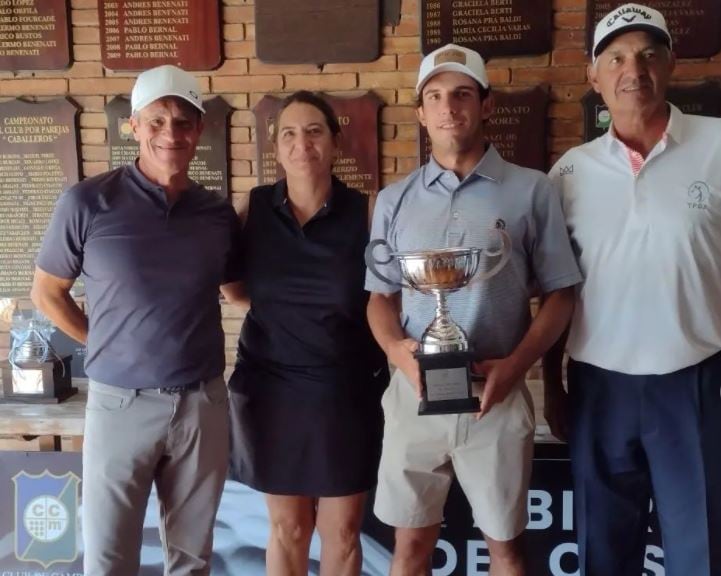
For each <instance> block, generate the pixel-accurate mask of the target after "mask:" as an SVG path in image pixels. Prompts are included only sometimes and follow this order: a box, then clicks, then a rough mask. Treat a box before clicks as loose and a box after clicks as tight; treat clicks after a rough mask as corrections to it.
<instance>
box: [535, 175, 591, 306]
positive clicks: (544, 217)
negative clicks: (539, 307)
mask: <svg viewBox="0 0 721 576" xmlns="http://www.w3.org/2000/svg"><path fill="white" fill-rule="evenodd" d="M533 222H534V238H533V249H532V255H531V257H532V262H533V271H534V275H535V277H536V280H537V282H538V284H539V286H540V288H541V291H542V292H544V293H548V292H552V291H554V290H560V289H561V288H566V287H568V286H574V285H575V284H578V283H579V282H581V281H582V276H581V273H580V271H579V269H578V264H577V263H576V258H575V256H574V253H573V249H572V248H571V242H570V240H569V237H568V230H567V229H566V222H565V219H564V217H563V212H562V210H561V202H560V200H559V196H558V190H557V189H556V187H555V186H554V185H553V184H552V183H551V181H550V180H549V179H548V178H545V177H544V178H543V179H542V180H541V181H540V182H539V183H538V185H537V190H536V194H535V195H534V199H533Z"/></svg>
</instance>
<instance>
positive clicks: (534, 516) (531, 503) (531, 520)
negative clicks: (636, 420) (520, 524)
mask: <svg viewBox="0 0 721 576" xmlns="http://www.w3.org/2000/svg"><path fill="white" fill-rule="evenodd" d="M552 502H553V498H552V497H551V495H550V494H549V493H548V492H546V491H545V490H529V491H528V524H527V525H526V528H527V529H528V530H545V529H546V528H550V527H551V525H552V524H553V515H552V514H551V510H550V508H551V504H552Z"/></svg>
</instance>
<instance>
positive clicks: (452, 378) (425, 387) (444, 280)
mask: <svg viewBox="0 0 721 576" xmlns="http://www.w3.org/2000/svg"><path fill="white" fill-rule="evenodd" d="M496 231H497V232H498V234H499V237H500V239H501V247H500V248H499V249H497V250H493V251H485V252H484V250H482V249H480V248H465V247H463V248H440V249H436V250H417V251H405V252H389V257H388V258H387V259H386V260H381V261H377V260H376V259H375V257H374V255H373V250H374V249H375V248H376V247H378V246H386V247H387V246H388V245H387V242H385V240H373V241H372V242H371V243H370V244H369V245H368V248H367V249H366V254H365V259H366V264H367V266H368V269H369V270H370V271H371V272H372V273H373V274H375V275H376V276H377V277H379V278H380V279H381V280H384V281H385V282H387V283H388V284H397V283H394V282H393V281H391V280H389V279H388V278H386V277H385V276H384V275H383V274H382V273H381V272H380V271H379V270H378V268H377V264H389V263H390V262H392V261H393V260H397V262H398V265H399V267H400V272H401V276H402V277H403V280H404V281H405V282H406V284H404V285H403V287H404V288H409V289H412V290H417V291H418V292H421V293H423V294H432V295H433V296H435V299H436V310H435V317H434V318H433V321H432V322H431V323H430V324H429V325H428V327H427V328H426V329H425V331H424V332H423V335H422V336H421V339H420V346H419V349H418V352H416V353H415V358H416V360H418V366H419V368H420V376H421V384H422V394H423V399H422V400H421V402H420V405H419V408H418V414H420V415H430V414H459V413H462V412H478V411H479V410H480V402H479V400H478V398H477V397H476V396H474V395H473V390H472V384H471V381H472V373H471V363H472V361H473V359H474V358H473V351H472V350H471V349H470V346H469V344H468V337H467V335H466V333H465V331H464V330H463V328H461V327H460V326H459V325H458V324H456V323H455V322H454V321H453V319H452V318H451V314H450V310H449V308H448V302H447V299H446V295H447V294H450V293H452V292H456V291H457V290H460V289H461V288H464V287H465V286H468V285H469V284H470V283H471V282H475V281H477V280H478V281H480V280H487V279H489V278H491V277H493V276H495V275H496V274H498V272H500V271H501V269H502V268H503V267H504V266H505V265H506V262H508V260H509V258H510V254H511V240H510V237H509V236H508V234H507V233H506V232H505V230H502V229H499V228H497V229H496ZM483 255H485V256H488V257H498V261H497V262H496V263H495V264H494V265H493V266H492V267H491V268H490V270H488V271H486V272H483V273H479V272H478V268H479V265H480V262H481V256H483Z"/></svg>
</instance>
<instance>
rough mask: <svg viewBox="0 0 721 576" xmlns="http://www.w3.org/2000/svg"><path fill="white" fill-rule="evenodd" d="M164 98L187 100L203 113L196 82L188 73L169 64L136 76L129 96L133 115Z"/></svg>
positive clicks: (198, 85)
mask: <svg viewBox="0 0 721 576" xmlns="http://www.w3.org/2000/svg"><path fill="white" fill-rule="evenodd" d="M166 96H177V97H178V98H182V99H183V100H187V101H188V102H190V103H191V104H192V105H193V106H195V107H196V108H197V109H198V110H200V111H201V112H202V113H205V109H204V108H203V100H202V96H201V90H200V84H199V83H198V80H197V79H196V78H195V76H193V75H192V74H191V73H190V72H186V71H185V70H181V69H180V68H178V67H177V66H171V65H169V64H166V65H164V66H158V67H156V68H151V69H150V70H146V71H145V72H142V73H141V74H139V75H138V78H137V80H135V86H133V93H132V94H131V96H130V107H131V110H132V112H133V113H135V112H137V111H138V110H142V109H143V108H145V107H146V106H147V105H148V104H150V103H151V102H155V101H156V100H157V99H158V98H164V97H166Z"/></svg>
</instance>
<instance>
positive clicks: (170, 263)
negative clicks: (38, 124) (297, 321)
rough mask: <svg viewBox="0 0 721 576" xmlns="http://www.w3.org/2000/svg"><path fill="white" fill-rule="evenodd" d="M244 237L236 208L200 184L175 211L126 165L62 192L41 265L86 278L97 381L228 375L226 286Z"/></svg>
mask: <svg viewBox="0 0 721 576" xmlns="http://www.w3.org/2000/svg"><path fill="white" fill-rule="evenodd" d="M237 239H238V219H237V217H236V214H235V211H234V210H233V208H232V206H231V205H230V203H229V202H227V201H225V200H223V199H222V198H220V197H218V196H217V195H216V194H214V193H212V192H209V191H208V190H206V189H205V188H203V187H202V186H200V185H198V184H195V183H194V184H192V185H191V187H190V188H188V189H187V190H185V191H183V193H182V194H181V195H180V198H179V199H178V200H177V201H176V202H175V203H174V204H173V205H172V206H169V205H168V203H167V200H166V196H165V192H164V191H163V189H162V188H161V187H160V186H158V185H156V184H153V183H152V182H150V181H149V180H148V179H147V178H145V176H143V174H142V173H141V172H140V171H139V170H138V169H137V167H136V166H134V165H133V166H123V167H121V168H118V169H116V170H112V171H110V172H106V173H105V174H101V175H99V176H95V177H93V178H88V179H87V180H84V181H83V182H80V183H78V184H76V185H74V186H72V187H71V188H69V189H68V190H67V191H65V192H64V193H63V194H61V196H60V198H59V199H58V202H57V204H56V206H55V211H54V213H53V216H52V219H51V221H50V225H49V227H48V229H47V231H46V233H45V238H44V239H43V243H42V246H41V248H40V253H39V254H38V257H37V260H36V263H37V266H38V267H39V268H41V269H42V270H44V271H45V272H48V273H50V274H52V275H54V276H58V277H60V278H77V277H78V276H80V275H81V274H82V275H83V279H84V282H85V289H86V294H87V314H88V319H89V333H88V354H87V358H86V361H85V366H86V372H87V374H88V376H90V378H92V379H93V380H97V381H99V382H103V383H105V384H110V385H113V386H120V387H124V388H155V387H168V386H183V385H187V384H190V383H193V382H196V381H198V380H204V379H208V378H212V377H214V376H218V375H219V374H222V372H223V370H224V369H225V353H224V347H225V346H224V337H223V331H222V328H221V323H220V306H219V303H218V288H219V285H220V284H222V283H224V282H230V281H234V280H236V279H237V277H236V275H235V274H234V272H233V270H232V269H231V268H230V267H229V263H232V262H234V261H236V260H237V259H236V258H233V257H232V252H233V251H234V250H235V247H236V243H237Z"/></svg>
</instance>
